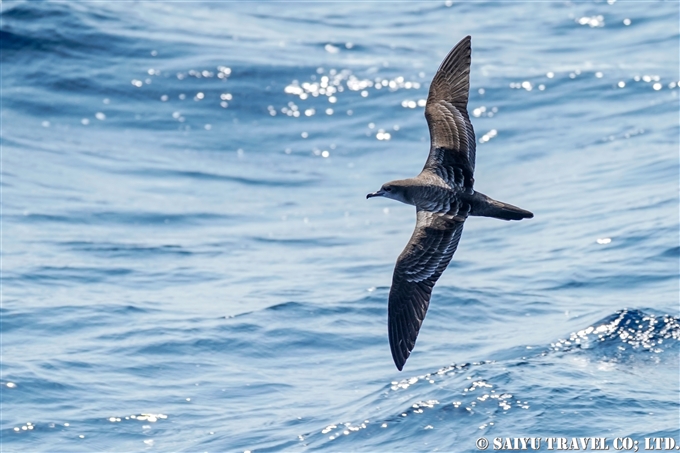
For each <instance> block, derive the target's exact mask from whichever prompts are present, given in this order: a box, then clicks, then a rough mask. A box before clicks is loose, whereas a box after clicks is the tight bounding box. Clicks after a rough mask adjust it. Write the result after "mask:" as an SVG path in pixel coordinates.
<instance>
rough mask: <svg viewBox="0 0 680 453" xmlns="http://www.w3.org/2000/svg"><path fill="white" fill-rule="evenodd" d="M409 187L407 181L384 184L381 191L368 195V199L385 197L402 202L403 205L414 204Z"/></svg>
mask: <svg viewBox="0 0 680 453" xmlns="http://www.w3.org/2000/svg"><path fill="white" fill-rule="evenodd" d="M408 187H409V184H408V182H407V180H397V181H390V182H388V183H385V184H383V185H382V187H381V188H380V190H379V191H377V192H373V193H369V194H368V195H366V198H373V197H385V198H391V199H393V200H397V201H401V202H402V203H406V204H413V202H412V201H411V197H409V196H408V193H407V192H408V190H407V189H408Z"/></svg>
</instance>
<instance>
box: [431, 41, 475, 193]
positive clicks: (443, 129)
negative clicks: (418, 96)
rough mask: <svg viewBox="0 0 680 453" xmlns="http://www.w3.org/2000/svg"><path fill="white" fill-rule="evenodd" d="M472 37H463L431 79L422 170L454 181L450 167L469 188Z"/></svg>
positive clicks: (472, 152) (472, 149) (472, 158)
mask: <svg viewBox="0 0 680 453" xmlns="http://www.w3.org/2000/svg"><path fill="white" fill-rule="evenodd" d="M470 43H471V38H470V36H467V37H465V38H464V39H463V40H462V41H460V42H459V43H458V44H456V47H454V48H453V49H452V50H451V52H449V54H448V55H447V56H446V58H444V61H443V62H442V64H441V66H439V69H438V70H437V73H436V74H435V76H434V79H432V84H431V85H430V93H429V95H428V96H427V104H426V105H425V118H426V119H427V125H428V127H429V128H430V155H429V157H428V159H427V162H426V164H425V169H424V170H428V169H429V170H430V171H433V172H435V173H436V174H438V175H439V176H440V177H442V178H443V179H444V180H446V181H449V182H453V176H454V173H453V168H454V167H458V168H460V169H462V170H463V171H464V173H465V186H466V187H468V186H469V187H470V188H472V183H473V180H472V175H473V173H474V171H475V152H476V151H475V150H476V147H475V131H474V130H473V128H472V123H470V117H469V116H468V112H467V103H468V92H469V91H470V55H471V51H472V50H471V47H470Z"/></svg>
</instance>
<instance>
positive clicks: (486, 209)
mask: <svg viewBox="0 0 680 453" xmlns="http://www.w3.org/2000/svg"><path fill="white" fill-rule="evenodd" d="M470 204H471V206H472V209H471V210H470V215H474V216H480V217H493V218H494V219H501V220H522V219H530V218H532V217H533V216H534V214H532V213H531V212H529V211H525V210H524V209H522V208H518V207H517V206H513V205H511V204H508V203H503V202H502V201H497V200H494V199H493V198H491V197H487V196H486V195H484V194H483V193H481V192H475V194H474V195H473V196H472V197H471V199H470Z"/></svg>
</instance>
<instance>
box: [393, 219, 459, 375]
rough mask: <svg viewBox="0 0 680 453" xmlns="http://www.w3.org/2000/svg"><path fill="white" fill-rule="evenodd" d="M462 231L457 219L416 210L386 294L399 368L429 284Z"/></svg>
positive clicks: (412, 339) (412, 343)
mask: <svg viewBox="0 0 680 453" xmlns="http://www.w3.org/2000/svg"><path fill="white" fill-rule="evenodd" d="M462 232H463V222H462V221H460V220H456V219H451V217H445V216H442V215H440V214H437V213H432V212H428V211H418V212H417V222H416V228H415V231H414V232H413V235H412V236H411V239H410V240H409V241H408V244H407V245H406V248H405V249H404V251H403V252H401V255H399V259H397V265H396V267H395V268H394V276H393V277H392V287H391V288H390V296H389V308H388V318H389V320H388V330H389V337H390V348H391V349H392V358H393V359H394V363H395V365H397V368H398V369H399V371H401V369H402V368H403V367H404V363H406V359H407V358H408V356H409V354H411V351H412V350H413V347H414V346H415V344H416V338H417V337H418V331H419V330H420V326H421V324H422V323H423V319H424V318H425V313H426V312H427V307H428V306H429V305H430V295H431V294H432V288H433V287H434V284H435V283H436V282H437V280H438V279H439V277H440V276H441V275H442V272H444V269H446V266H448V265H449V262H450V261H451V257H452V256H453V253H454V252H455V251H456V248H457V247H458V241H460V236H461V234H462Z"/></svg>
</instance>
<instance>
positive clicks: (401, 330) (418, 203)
mask: <svg viewBox="0 0 680 453" xmlns="http://www.w3.org/2000/svg"><path fill="white" fill-rule="evenodd" d="M470 42H471V38H470V36H467V37H466V38H464V39H463V40H462V41H461V42H459V43H458V44H457V45H456V47H454V48H453V49H452V50H451V52H449V54H448V55H447V56H446V58H445V59H444V61H443V62H442V64H441V66H440V67H439V69H438V70H437V74H435V76H434V79H432V84H431V85H430V93H429V94H428V96H427V104H426V105H425V119H426V120H427V125H428V127H429V129H430V155H429V156H428V158H427V162H425V167H424V168H423V170H422V171H421V172H420V174H419V175H418V176H416V177H415V178H409V179H399V180H396V181H390V182H388V183H386V184H383V186H382V187H381V188H380V190H378V191H377V192H374V193H369V194H368V195H366V198H371V197H386V198H392V199H393V200H397V201H401V202H402V203H406V204H410V205H414V206H415V207H416V228H415V231H413V235H412V236H411V239H410V240H409V241H408V244H406V248H405V249H404V251H403V252H401V255H399V258H398V259H397V264H396V266H395V268H394V276H393V277H392V287H391V288H390V295H389V307H388V318H389V319H388V331H389V337H390V348H391V349H392V358H393V359H394V363H395V365H397V368H398V369H399V370H400V371H401V369H402V368H403V367H404V363H406V359H407V358H408V356H409V354H411V351H412V350H413V347H414V346H415V344H416V338H417V337H418V331H419V330H420V326H421V324H422V323H423V319H424V318H425V313H426V312H427V307H428V306H429V304H430V296H431V294H432V288H433V287H434V285H435V283H436V282H437V280H438V279H439V277H440V276H441V275H442V272H444V269H446V266H448V265H449V262H450V261H451V257H452V256H453V253H454V252H455V251H456V247H457V246H458V241H459V240H460V236H461V233H462V232H463V223H464V222H465V219H467V218H468V216H483V217H493V218H496V219H503V220H521V219H527V218H529V219H530V218H532V217H533V216H534V215H533V214H532V213H531V212H529V211H525V210H524V209H520V208H518V207H516V206H513V205H511V204H507V203H503V202H501V201H496V200H494V199H492V198H490V197H487V196H486V195H484V194H482V193H480V192H476V191H475V190H474V189H473V188H472V187H473V184H474V178H473V174H474V171H475V132H474V130H473V129H472V124H471V123H470V117H469V116H468V112H467V103H468V92H469V91H470V54H471V49H470Z"/></svg>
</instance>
